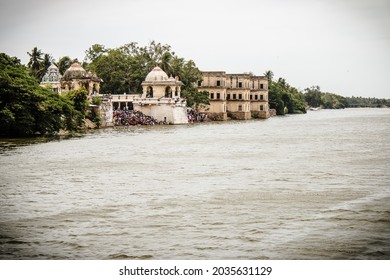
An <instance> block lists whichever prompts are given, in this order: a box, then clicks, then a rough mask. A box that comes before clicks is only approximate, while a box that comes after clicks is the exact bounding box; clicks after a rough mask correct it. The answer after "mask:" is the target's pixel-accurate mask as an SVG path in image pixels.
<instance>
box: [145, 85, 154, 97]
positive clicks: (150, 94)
mask: <svg viewBox="0 0 390 280" xmlns="http://www.w3.org/2000/svg"><path fill="white" fill-rule="evenodd" d="M146 97H147V98H152V97H153V88H152V87H151V86H149V87H148V88H147V89H146Z"/></svg>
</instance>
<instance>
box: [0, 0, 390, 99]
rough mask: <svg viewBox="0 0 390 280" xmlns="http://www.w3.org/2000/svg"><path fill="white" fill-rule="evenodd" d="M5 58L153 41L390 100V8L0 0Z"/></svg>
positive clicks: (304, 83)
mask: <svg viewBox="0 0 390 280" xmlns="http://www.w3.org/2000/svg"><path fill="white" fill-rule="evenodd" d="M0 24H1V25H0V26H1V29H0V32H1V33H0V35H1V36H0V38H1V40H0V52H5V53H7V54H8V55H11V56H17V57H19V58H20V59H21V60H22V62H23V63H27V61H28V55H27V54H26V52H27V51H31V49H32V48H33V47H35V46H36V47H38V48H39V49H41V50H42V51H43V52H44V53H49V54H51V55H52V56H53V57H54V58H55V59H56V60H58V59H59V58H60V57H61V56H65V55H68V56H70V57H71V58H72V59H73V58H78V59H79V60H83V59H84V56H85V50H86V49H88V48H89V47H90V46H91V45H92V44H96V43H98V44H103V45H105V46H106V47H109V48H115V47H119V46H121V45H123V44H126V43H129V42H138V43H139V45H141V46H143V45H146V44H148V42H150V41H152V40H155V41H157V42H160V43H163V44H168V45H171V46H172V49H173V51H175V52H176V54H177V55H179V56H180V57H184V58H185V59H187V60H189V59H192V60H194V61H195V63H196V64H197V66H198V67H199V68H200V69H201V70H204V71H212V70H215V71H217V70H222V71H226V72H228V73H242V72H253V73H254V74H256V75H262V74H263V73H264V72H265V71H266V70H272V71H273V72H274V74H275V78H278V77H283V78H285V79H286V80H287V82H288V83H289V84H290V85H292V86H295V87H297V88H298V89H301V90H303V89H305V88H307V87H310V86H312V85H319V86H320V87H321V89H322V90H323V91H328V92H334V93H337V94H340V95H344V96H352V95H355V96H365V97H369V96H371V97H381V98H382V97H385V98H390V90H389V86H388V83H389V82H390V1H389V0H355V1H354V0H296V1H293V0H290V1H288V0H257V1H255V0H234V1H231V0H225V1H214V0H192V1H185V0H161V1H159V0H128V1H125V0H104V1H102V0H77V1H76V0H66V1H62V0H56V1H53V0H50V1H49V0H35V1H26V0H0Z"/></svg>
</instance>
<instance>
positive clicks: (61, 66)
mask: <svg viewBox="0 0 390 280" xmlns="http://www.w3.org/2000/svg"><path fill="white" fill-rule="evenodd" d="M71 65H72V60H71V59H70V57H69V56H63V57H61V58H60V60H59V61H58V64H57V67H58V70H59V71H60V74H61V75H64V73H65V71H66V70H67V69H68V68H69V67H70V66H71Z"/></svg>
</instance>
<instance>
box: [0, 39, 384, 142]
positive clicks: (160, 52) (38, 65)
mask: <svg viewBox="0 0 390 280" xmlns="http://www.w3.org/2000/svg"><path fill="white" fill-rule="evenodd" d="M85 53H86V56H85V58H84V62H83V67H84V68H85V69H86V70H88V71H93V72H95V73H96V74H97V76H98V77H100V78H102V79H103V81H104V83H103V84H102V86H101V92H103V93H111V94H123V93H124V92H126V93H130V94H131V93H139V92H141V91H142V88H141V83H142V81H143V80H144V78H145V76H146V75H147V74H148V72H149V71H150V69H152V68H153V67H154V66H156V65H158V66H159V67H160V68H162V69H163V70H164V71H165V72H166V73H167V74H168V75H169V76H173V77H176V76H178V77H179V78H180V80H181V81H182V82H183V86H182V91H181V94H182V96H183V97H185V98H186V100H187V105H188V106H189V107H192V108H193V109H195V110H196V109H197V108H198V106H199V105H200V104H209V94H208V92H206V91H200V92H198V90H197V88H196V86H195V85H196V83H197V81H199V80H201V79H202V75H201V71H200V70H199V69H198V68H197V66H196V64H195V62H194V61H192V60H186V59H184V58H181V57H179V56H177V55H176V54H175V52H174V51H172V50H171V47H170V46H169V45H163V44H161V43H156V42H154V41H152V42H151V43H149V44H148V45H147V46H144V47H140V46H138V45H137V43H134V42H133V43H129V44H126V45H123V46H121V47H118V48H106V47H105V46H103V45H100V44H94V45H92V46H91V47H90V48H89V49H88V50H86V51H85ZM28 54H29V56H30V60H29V62H28V64H27V66H25V65H23V64H22V63H21V61H20V60H19V59H18V58H16V57H10V56H8V55H7V54H4V53H0V136H3V137H10V136H12V137H26V136H32V135H46V134H54V133H57V132H58V131H60V130H61V129H62V130H67V131H76V130H79V129H80V128H82V126H83V120H84V118H86V117H87V118H89V119H91V120H92V121H95V122H97V123H98V122H99V119H98V117H97V116H94V115H93V114H92V115H91V113H90V112H87V110H86V108H87V106H88V103H89V101H88V99H87V91H86V90H77V91H69V92H66V93H65V94H62V95H58V93H55V92H53V91H51V90H50V89H49V88H45V87H41V86H40V85H39V82H40V80H41V79H42V77H43V75H44V74H45V72H46V70H47V68H48V67H49V66H50V65H51V63H54V64H56V65H57V66H58V68H59V71H60V73H61V74H64V72H65V70H66V69H67V68H69V66H70V65H71V63H72V59H71V58H70V57H69V56H64V57H61V58H60V59H59V60H58V62H55V61H54V59H53V58H52V57H51V56H50V55H49V54H43V53H42V51H41V50H39V49H38V48H37V47H35V48H33V50H32V51H31V52H28ZM264 75H265V76H266V77H267V78H268V80H269V104H270V108H272V109H275V110H276V112H277V114H278V115H284V114H297V113H306V108H307V107H308V106H311V107H323V108H329V109H333V108H346V107H356V106H364V107H367V106H373V107H378V106H389V105H390V100H386V99H375V98H373V99H372V98H369V99H367V98H361V97H360V98H355V97H352V98H348V97H342V96H340V95H336V94H332V93H323V92H321V91H320V88H319V87H318V86H315V87H311V88H308V89H305V91H304V92H301V91H299V90H298V89H296V88H295V87H293V86H290V85H289V84H288V83H287V82H286V80H285V79H284V78H279V79H278V80H274V79H273V78H274V74H273V72H272V71H270V70H269V71H266V72H265V73H264ZM100 102H101V100H98V99H96V98H94V99H93V100H92V103H94V104H99V103H100Z"/></svg>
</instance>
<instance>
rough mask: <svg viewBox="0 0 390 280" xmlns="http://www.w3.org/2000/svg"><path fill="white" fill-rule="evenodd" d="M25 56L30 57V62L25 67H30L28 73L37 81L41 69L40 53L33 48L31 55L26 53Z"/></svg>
mask: <svg viewBox="0 0 390 280" xmlns="http://www.w3.org/2000/svg"><path fill="white" fill-rule="evenodd" d="M27 54H28V55H29V56H30V61H29V62H28V64H27V66H28V67H30V73H31V75H33V76H34V77H36V78H38V79H39V70H40V69H41V63H42V51H41V50H38V48H37V47H35V48H33V49H32V51H31V53H29V52H27Z"/></svg>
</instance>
